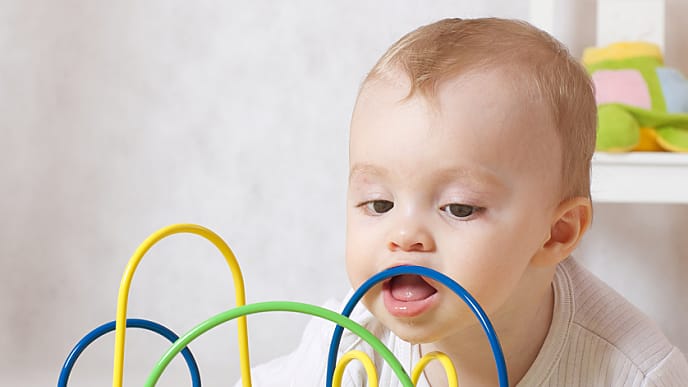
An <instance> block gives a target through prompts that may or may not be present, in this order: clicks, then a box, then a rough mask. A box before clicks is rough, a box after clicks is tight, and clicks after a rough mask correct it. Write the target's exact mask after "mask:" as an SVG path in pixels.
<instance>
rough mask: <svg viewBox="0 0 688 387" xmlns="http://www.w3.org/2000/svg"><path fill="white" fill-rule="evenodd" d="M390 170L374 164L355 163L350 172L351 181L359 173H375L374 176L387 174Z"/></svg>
mask: <svg viewBox="0 0 688 387" xmlns="http://www.w3.org/2000/svg"><path fill="white" fill-rule="evenodd" d="M388 173H389V171H388V170H387V168H383V167H379V166H376V165H372V164H354V166H352V167H351V171H350V172H349V181H351V180H353V179H354V178H355V177H356V176H358V175H374V176H384V175H387V174H388Z"/></svg>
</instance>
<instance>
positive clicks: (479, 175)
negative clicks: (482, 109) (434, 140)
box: [349, 164, 507, 187]
mask: <svg viewBox="0 0 688 387" xmlns="http://www.w3.org/2000/svg"><path fill="white" fill-rule="evenodd" d="M387 174H389V170H388V169H387V168H384V167H380V166H377V165H372V164H355V165H354V166H353V167H351V171H350V172H349V181H351V180H353V179H354V178H356V177H357V176H359V175H372V176H385V175H387ZM433 177H434V178H435V179H437V180H439V181H445V182H446V181H452V180H456V179H461V180H471V181H476V182H481V181H486V182H488V183H490V184H494V185H497V186H500V187H506V186H507V184H506V182H505V181H504V180H503V179H501V178H500V177H499V175H498V174H497V173H495V172H492V171H490V170H489V169H488V168H481V169H479V170H477V171H476V170H469V169H467V168H446V169H440V170H438V171H435V172H434V173H433Z"/></svg>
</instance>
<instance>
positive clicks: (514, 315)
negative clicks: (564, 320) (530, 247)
mask: <svg viewBox="0 0 688 387" xmlns="http://www.w3.org/2000/svg"><path fill="white" fill-rule="evenodd" d="M552 275H553V271H552V272H551V273H550V274H549V278H550V280H548V281H544V282H543V285H542V286H539V287H533V286H525V287H524V289H519V291H517V292H515V293H516V294H518V296H517V297H512V299H511V300H509V301H507V303H506V305H509V307H507V308H504V310H500V311H498V312H496V313H494V315H493V316H490V319H491V322H492V325H493V327H494V328H495V331H496V332H497V335H498V337H499V340H500V343H501V346H502V351H503V353H504V357H505V361H506V365H507V372H508V374H509V383H510V385H512V386H514V385H516V384H517V383H518V382H519V381H520V380H521V379H522V378H523V376H525V374H526V373H527V372H528V370H529V369H530V367H531V366H532V365H533V363H534V362H535V358H536V357H537V355H538V353H539V352H540V348H541V347H542V344H543V343H544V341H545V337H546V336H547V332H548V331H549V326H550V324H551V322H552V311H553V309H554V290H553V289H552V284H551V278H552ZM545 278H546V277H545ZM526 283H527V282H526ZM531 284H532V282H531ZM524 296H525V297H524ZM516 300H521V301H520V302H517V301H516ZM420 349H421V354H426V353H429V352H432V351H441V352H444V353H445V354H446V355H447V356H449V358H450V359H451V360H452V362H453V363H454V366H455V367H456V370H457V374H458V377H459V385H460V386H461V387H469V386H487V385H490V386H497V385H498V384H499V383H498V378H497V370H496V366H495V360H494V355H493V353H492V349H491V347H490V344H489V341H488V340H487V337H486V336H485V333H484V331H483V329H482V327H481V326H480V325H479V324H478V323H477V322H476V324H475V325H472V326H471V327H470V328H467V329H466V330H465V331H462V332H459V333H458V334H456V335H454V336H452V337H449V338H446V339H443V340H441V341H438V342H435V343H430V344H422V345H421V347H420ZM425 374H426V376H427V378H428V380H429V381H430V384H431V385H432V387H443V386H446V385H447V384H446V383H447V382H446V380H447V379H446V376H445V373H444V369H443V368H442V366H441V365H440V364H439V363H438V362H431V363H430V364H428V366H427V367H426V370H425Z"/></svg>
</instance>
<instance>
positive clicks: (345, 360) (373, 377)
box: [333, 349, 451, 387]
mask: <svg viewBox="0 0 688 387" xmlns="http://www.w3.org/2000/svg"><path fill="white" fill-rule="evenodd" d="M354 359H356V360H358V361H360V362H361V364H363V368H365V371H366V375H367V376H368V386H369V387H378V384H379V383H378V380H377V370H376V369H375V364H374V363H373V361H372V360H370V357H369V356H368V355H367V354H366V353H365V352H363V351H359V350H357V349H355V350H353V351H349V352H347V353H345V354H344V355H342V358H341V359H339V363H337V367H335V369H334V382H333V385H334V387H342V377H343V376H344V369H346V366H347V365H348V364H349V362H351V361H352V360H354ZM411 381H413V378H411ZM413 384H414V385H415V384H416V382H413ZM450 387H451V386H450Z"/></svg>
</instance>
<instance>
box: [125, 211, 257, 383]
mask: <svg viewBox="0 0 688 387" xmlns="http://www.w3.org/2000/svg"><path fill="white" fill-rule="evenodd" d="M179 233H191V234H196V235H200V236H202V237H203V238H205V239H207V240H209V241H210V242H212V243H213V244H214V245H215V247H217V248H218V250H220V252H221V253H222V255H224V257H225V260H226V261H227V263H228V264H229V268H230V270H231V271H232V278H233V280H234V292H235V298H236V301H235V302H236V306H243V305H245V304H246V295H245V290H244V279H243V277H242V275H241V269H240V268H239V264H238V262H237V259H236V257H235V256H234V253H233V252H232V250H231V249H230V248H229V246H227V244H226V243H225V241H224V240H222V238H220V237H219V236H218V235H217V234H215V233H214V232H212V231H210V230H209V229H207V228H205V227H202V226H199V225H195V224H173V225H171V226H167V227H164V228H161V229H160V230H158V231H156V232H154V233H153V234H151V235H150V236H149V237H148V238H147V239H146V240H145V241H143V243H141V244H140V245H139V247H138V248H137V249H136V251H135V252H134V255H132V257H131V259H129V263H128V264H127V267H126V268H125V269H124V275H123V276H122V282H121V283H120V286H119V295H118V297H117V319H116V320H115V356H114V357H115V358H114V367H113V370H112V387H122V376H123V373H124V336H125V330H126V320H127V302H128V299H129V288H130V287H131V280H132V277H133V276H134V271H136V267H137V266H138V264H139V262H140V261H141V259H142V258H143V256H144V255H145V254H146V252H147V251H148V250H149V249H150V248H151V247H153V245H154V244H156V243H157V242H159V241H160V240H161V239H163V238H165V237H167V236H170V235H173V234H179ZM237 324H238V327H239V340H238V343H239V355H240V368H241V380H242V385H243V387H251V365H250V361H249V355H248V326H247V323H246V316H242V317H239V318H237Z"/></svg>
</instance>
